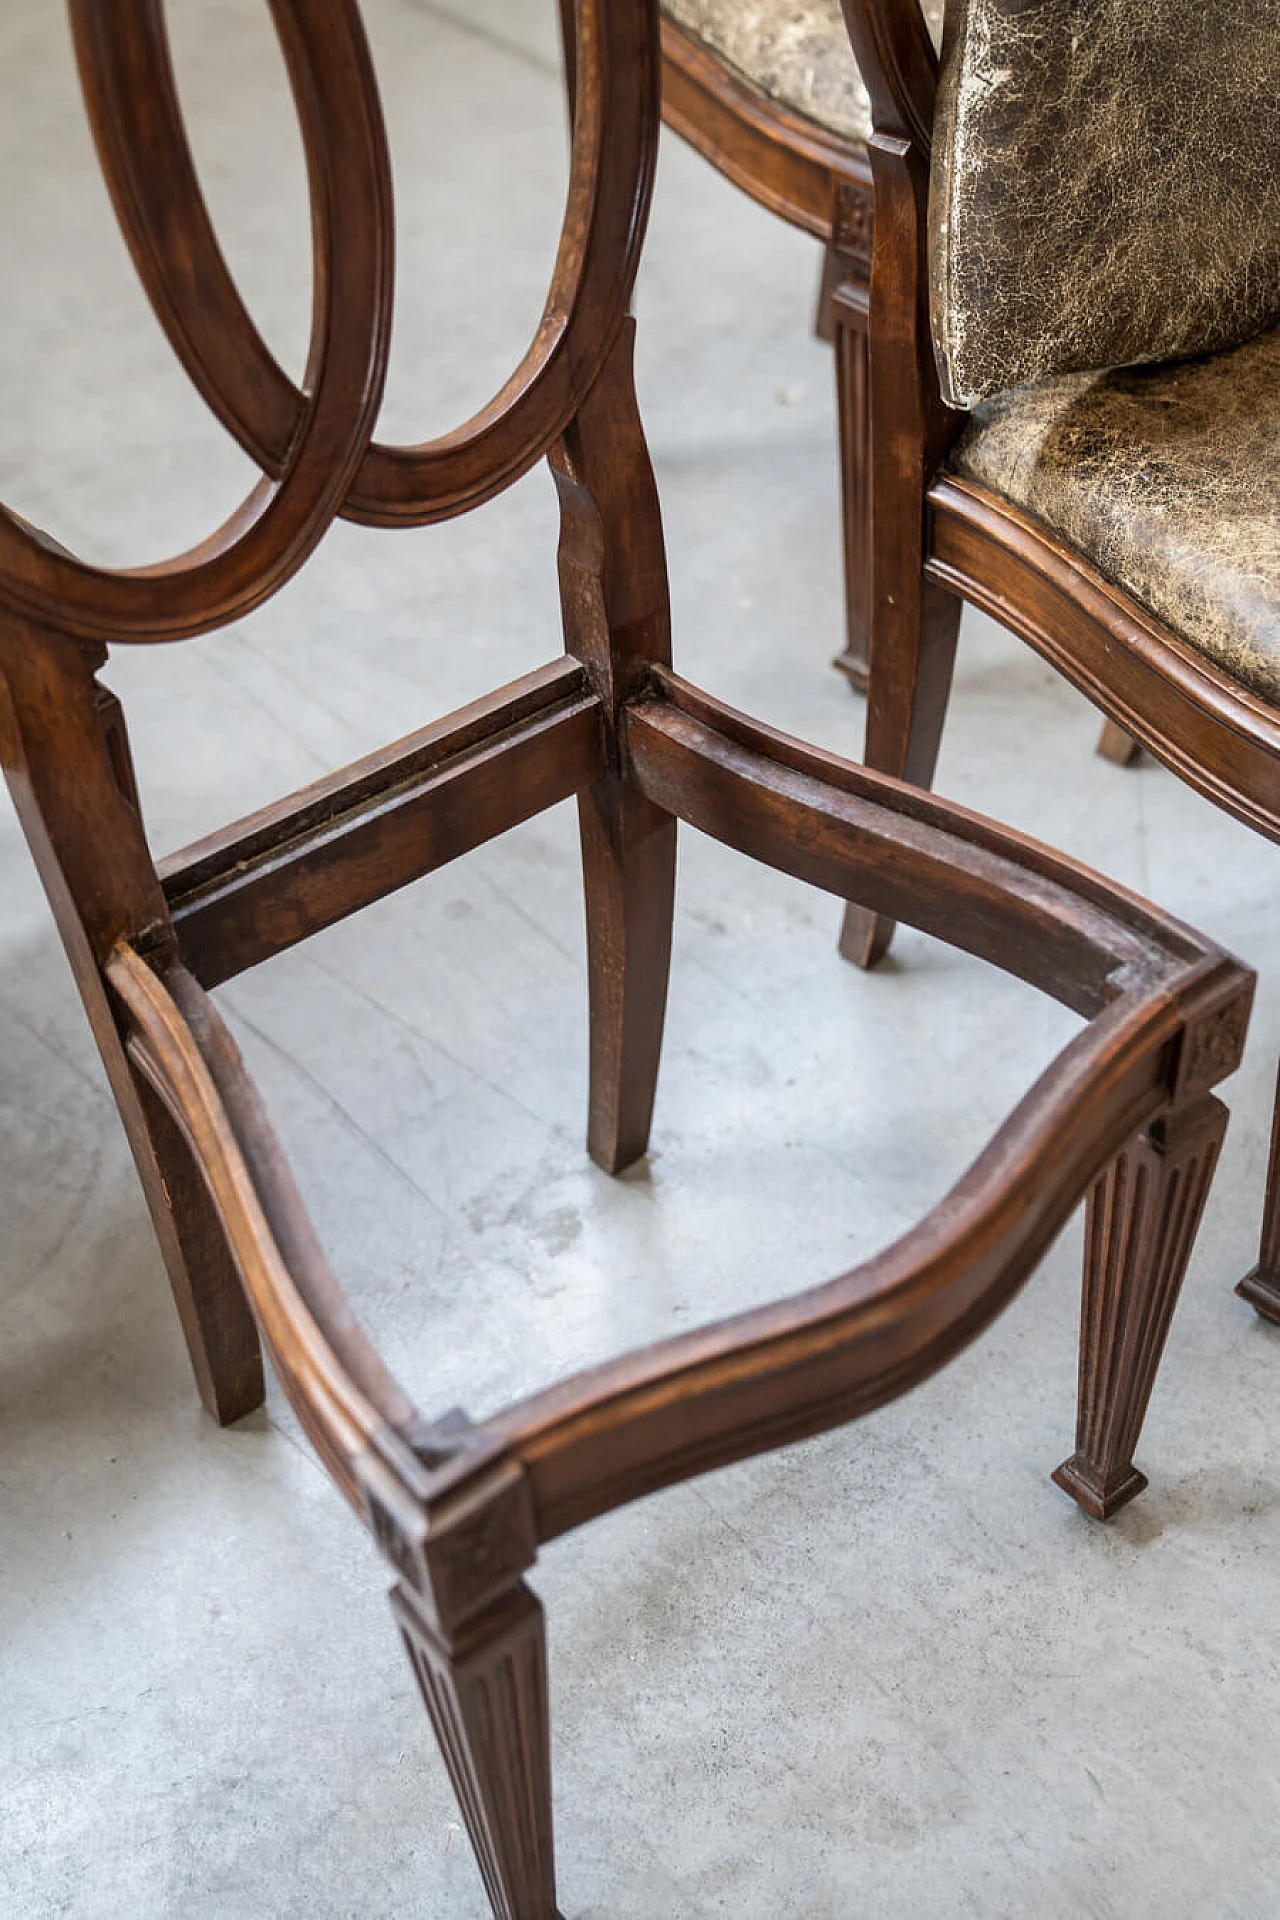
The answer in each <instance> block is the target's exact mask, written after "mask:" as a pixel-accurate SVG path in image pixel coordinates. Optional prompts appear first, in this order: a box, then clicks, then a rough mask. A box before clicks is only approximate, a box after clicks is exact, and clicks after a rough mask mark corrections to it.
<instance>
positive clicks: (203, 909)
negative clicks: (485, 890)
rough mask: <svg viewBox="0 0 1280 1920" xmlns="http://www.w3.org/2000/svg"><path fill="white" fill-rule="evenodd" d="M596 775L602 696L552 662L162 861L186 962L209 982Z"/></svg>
mask: <svg viewBox="0 0 1280 1920" xmlns="http://www.w3.org/2000/svg"><path fill="white" fill-rule="evenodd" d="M603 771H604V740H603V733H602V727H601V708H600V702H599V701H598V700H597V698H596V697H595V695H594V694H593V693H592V691H591V689H590V687H589V685H588V683H587V678H586V675H585V674H584V673H583V672H582V670H581V669H580V668H578V667H576V666H575V665H574V664H573V662H571V661H559V662H556V663H555V664H554V665H553V666H550V667H545V668H543V669H541V670H540V672H538V673H536V674H530V675H528V676H527V677H526V678H525V679H524V680H521V681H517V682H515V683H514V684H513V685H512V686H509V687H503V688H501V689H499V691H498V692H497V693H493V694H490V695H488V696H487V698H485V699H484V700H478V701H476V702H475V703H474V704H473V705H472V706H470V707H466V708H463V709H462V710H461V711H460V712H458V713H454V714H450V715H449V716H448V718H447V719H444V720H441V721H438V722H436V723H435V724H434V725H433V726H429V727H424V728H422V729H421V730H420V731H419V732H418V733H416V734H412V735H410V736H409V738H408V739H405V740H401V741H399V742H398V743H397V744H396V745H395V746H393V747H387V748H384V749H382V750H381V751H380V752H378V753H374V754H370V755H369V756H368V757H367V758H366V759H364V760H360V761H357V762H356V763H355V764H354V765H352V766H350V767H347V768H344V769H343V771H342V772H341V773H340V774H336V775H334V776H333V777H332V778H331V779H328V780H321V781H318V782H316V783H315V785H313V786H310V787H307V788H304V789H303V790H302V791H301V792H300V793H295V794H292V795H290V796H289V798H288V799H286V800H281V801H278V802H277V803H276V804H275V805H274V806H271V807H267V808H264V809H263V810H262V811H261V812H260V813H257V814H254V815H252V816H251V817H250V818H249V819H247V820H241V821H238V822H236V823H234V824H233V825H232V826H230V827H227V828H224V829H222V830H221V831H220V832H218V833H215V834H213V835H211V836H210V837H209V838H208V839H206V840H202V841H201V842H199V844H198V845H196V846H194V847H188V848H186V849H184V850H183V851H182V852H180V853H177V854H174V855H172V856H171V858H170V859H168V860H166V861H163V862H161V864H160V867H159V869H158V871H159V873H160V876H161V878H162V880H163V883H164V889H165V896H166V899H167V900H168V903H169V909H170V912H171V914H172V916H173V923H174V927H175V929H176V931H177V935H178V939H179V942H180V944H181V946H182V951H183V956H184V959H185V960H186V963H187V965H188V966H189V967H190V968H191V971H192V972H193V973H194V974H195V976H196V978H197V979H198V980H199V981H201V982H202V984H203V985H205V986H206V987H211V986H216V985H217V984H218V982H219V981H222V980H228V979H230V978H231V977H232V975H234V974H237V973H242V972H243V971H244V969H245V968H246V967H252V966H256V965H257V964H258V962H259V961H261V960H266V959H268V958H269V957H270V956H271V955H272V954H275V953H282V952H283V951H284V950H285V948H287V947H291V946H293V945H295V944H296V942H297V941H299V940H304V939H306V938H307V937H308V935H310V934H313V933H317V932H319V930H320V929H321V928H322V927H327V926H331V925H332V924H333V923H334V921H336V920H341V919H343V918H344V917H345V915H347V914H349V913H353V912H355V911H356V910H357V909H358V908H360V907H363V906H368V905H369V904H370V903H371V902H372V901H374V900H380V899H382V898H384V896H385V895H387V894H388V893H391V892H394V891H395V889H396V888H398V887H403V886H407V885H408V884H409V882H410V881H413V880H417V879H420V878H421V877H422V875H423V874H426V873H430V872H433V871H434V870H435V868H437V867H441V866H443V865H445V863H446V862H447V861H450V860H456V859H457V858H458V857H459V856H460V855H461V854H464V853H469V852H470V851H471V850H472V849H473V848H474V847H478V846H481V845H482V844H483V843H484V842H485V841H486V840H491V839H492V838H493V837H494V835H495V834H499V833H505V832H507V831H508V829H509V828H511V827H514V826H517V825H518V824H519V823H520V822H521V821H522V820H527V819H529V818H530V817H531V816H532V815H534V814H537V813H542V812H545V810H546V809H547V808H548V807H551V806H555V805H556V803H557V802H558V801H560V800H566V799H568V798H569V797H570V795H572V794H575V793H578V792H580V791H581V790H582V789H583V788H584V787H588V786H592V785H593V784H595V783H597V782H598V781H599V780H600V777H601V775H602V773H603Z"/></svg>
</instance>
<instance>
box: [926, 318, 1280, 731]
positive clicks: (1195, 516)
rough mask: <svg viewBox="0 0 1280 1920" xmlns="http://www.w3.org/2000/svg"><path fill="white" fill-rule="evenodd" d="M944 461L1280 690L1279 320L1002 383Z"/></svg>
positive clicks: (1263, 690)
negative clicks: (1217, 342) (1142, 363)
mask: <svg viewBox="0 0 1280 1920" xmlns="http://www.w3.org/2000/svg"><path fill="white" fill-rule="evenodd" d="M949 466H950V469H951V471H952V472H954V473H958V474H961V475H963V476H965V477H967V478H969V479H972V480H977V481H980V482H981V483H982V484H983V485H984V486H986V487H989V488H990V489H991V490H992V491H993V492H995V493H998V494H1001V495H1003V497H1004V498H1005V499H1006V500H1011V501H1012V502H1013V503H1014V504H1015V505H1016V506H1019V507H1021V508H1023V509H1024V511H1025V512H1027V513H1028V514H1030V515H1032V516H1033V517H1034V518H1035V519H1037V520H1039V521H1041V522H1042V523H1043V524H1044V525H1045V526H1047V527H1048V528H1050V529H1051V531H1052V532H1054V533H1055V534H1057V535H1058V536H1059V537H1060V538H1061V539H1062V540H1064V541H1065V542H1066V543H1067V544H1068V545H1069V546H1071V547H1074V548H1075V549H1076V550H1077V551H1078V552H1079V553H1080V554H1082V555H1083V556H1084V557H1085V558H1086V559H1087V560H1089V561H1090V562H1091V563H1092V565H1093V566H1094V567H1096V568H1097V570H1098V571H1099V572H1100V573H1102V574H1103V575H1105V576H1106V578H1107V579H1109V580H1111V581H1113V582H1115V583H1116V584H1117V585H1119V586H1121V587H1124V588H1126V589H1127V591H1128V592H1129V593H1131V594H1132V595H1133V596H1134V597H1135V599H1137V600H1140V601H1141V602H1142V603H1143V604H1144V605H1145V606H1147V607H1149V608H1150V609H1151V611H1152V612H1153V613H1154V614H1156V615H1157V617H1158V618H1159V619H1161V620H1162V621H1164V622H1165V624H1166V625H1167V626H1169V627H1171V628H1172V629H1173V631H1174V632H1175V633H1176V634H1178V635H1179V636H1180V637H1181V638H1182V639H1183V640H1185V641H1186V642H1187V643H1188V645H1190V646H1191V647H1193V648H1195V649H1196V651H1197V652H1199V653H1202V654H1204V655H1206V656H1207V657H1208V658H1209V659H1210V660H1212V661H1214V662H1215V663H1216V664H1217V665H1218V666H1219V667H1221V668H1222V669H1223V670H1224V671H1225V672H1226V673H1228V674H1229V675H1230V676H1231V678H1232V679H1233V680H1235V681H1236V682H1238V683H1239V684H1240V685H1241V686H1243V687H1246V688H1248V689H1249V690H1250V691H1252V692H1254V693H1257V694H1259V695H1261V696H1262V698H1264V699H1265V700H1268V701H1271V702H1273V703H1276V704H1280V327H1273V328H1271V329H1270V330H1269V331H1268V332H1265V333H1262V334H1259V335H1257V336H1256V337H1255V338H1254V339H1252V340H1250V341H1248V342H1247V343H1246V344H1245V345H1243V346H1239V347H1235V348H1232V349H1231V350H1229V351H1227V352H1225V353H1219V354H1214V355H1212V356H1210V357H1207V358H1204V359H1199V360H1186V361H1181V362H1177V363H1174V364H1172V365H1168V366H1163V367H1152V368H1138V369H1130V370H1128V371H1125V372H1111V373H1104V374H1084V375H1080V374H1076V375H1069V376H1066V377H1065V378H1061V379H1056V380H1048V381H1044V382H1041V383H1040V384H1038V385H1036V386H1030V387H1022V388H1018V389H1016V390H1014V391H1013V392H1010V393H1003V394H1001V395H999V396H998V398H996V399H994V400H990V401H988V402H987V403H986V404H985V405H983V406H981V407H979V408H978V410H977V411H976V413H974V414H973V416H972V417H971V419H970V421H969V423H968V425H967V426H966V428H965V430H964V432H963V434H962V435H961V437H960V439H959V440H958V441H957V443H956V445H955V447H954V448H953V450H952V453H951V458H950V461H949Z"/></svg>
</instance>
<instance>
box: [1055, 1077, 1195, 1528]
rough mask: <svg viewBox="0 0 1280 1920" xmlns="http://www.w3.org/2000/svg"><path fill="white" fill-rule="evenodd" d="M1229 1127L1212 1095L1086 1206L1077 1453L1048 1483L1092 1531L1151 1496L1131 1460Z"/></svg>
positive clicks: (1123, 1164) (1145, 1146) (1153, 1137)
mask: <svg viewBox="0 0 1280 1920" xmlns="http://www.w3.org/2000/svg"><path fill="white" fill-rule="evenodd" d="M1226 1125H1227V1110H1226V1108H1225V1107H1224V1106H1223V1105H1222V1103H1221V1101H1219V1100H1215V1099H1214V1098H1213V1097H1212V1096H1211V1095H1207V1096H1204V1097H1202V1098H1200V1099H1199V1100H1197V1101H1196V1102H1195V1103H1194V1104H1193V1105H1191V1106H1189V1107H1187V1108H1186V1109H1185V1110H1184V1111H1182V1112H1180V1113H1174V1114H1171V1115H1169V1116H1167V1117H1166V1118H1165V1119H1163V1120H1158V1121H1156V1122H1155V1123H1154V1124H1153V1125H1152V1127H1151V1128H1150V1130H1149V1131H1148V1132H1147V1133H1145V1134H1143V1135H1140V1136H1139V1138H1138V1139H1136V1140H1134V1141H1133V1142H1131V1144H1130V1145H1129V1146H1128V1147H1126V1148H1125V1149H1124V1151H1123V1152H1122V1153H1120V1154H1119V1155H1117V1157H1116V1159H1115V1160H1114V1161H1113V1162H1112V1163H1111V1166H1110V1167H1109V1168H1108V1169H1107V1171H1106V1173H1104V1174H1103V1175H1102V1177H1101V1179H1100V1180H1099V1181H1098V1182H1097V1183H1096V1185H1095V1186H1094V1189H1093V1192H1092V1193H1091V1195H1090V1197H1089V1206H1088V1215H1087V1219H1086V1225H1085V1280H1084V1305H1083V1312H1082V1316H1081V1330H1080V1399H1079V1414H1078V1420H1077V1428H1076V1451H1075V1453H1074V1454H1073V1455H1072V1456H1071V1458H1070V1459H1069V1460H1066V1461H1064V1462H1063V1464H1062V1465H1061V1466H1060V1467H1059V1468H1058V1470H1057V1472H1056V1473H1055V1474H1054V1476H1053V1477H1054V1480H1055V1481H1056V1482H1057V1484H1058V1485H1059V1486H1060V1487H1062V1488H1063V1489H1064V1491H1065V1492H1067V1493H1069V1494H1070V1495H1071V1497H1072V1499H1073V1500H1075V1501H1076V1503H1077V1504H1078V1505H1079V1506H1080V1507H1082V1508H1083V1509H1084V1511H1085V1512H1086V1513H1087V1514H1090V1515H1091V1516H1092V1517H1093V1518H1094V1519H1095V1520H1108V1519H1110V1517H1111V1515H1112V1514H1113V1513H1116V1512H1118V1511H1119V1509H1120V1508H1121V1507H1123V1506H1124V1505H1125V1504H1126V1503H1127V1502H1128V1501H1130V1500H1132V1499H1133V1497H1134V1495H1135V1494H1137V1493H1141V1491H1142V1489H1143V1488H1144V1487H1145V1486H1146V1484H1147V1482H1146V1476H1145V1475H1144V1474H1142V1473H1140V1472H1139V1471H1138V1469H1137V1468H1136V1467H1135V1466H1134V1464H1133V1454H1134V1449H1135V1447H1136V1446H1137V1444H1138V1436H1139V1434H1140V1433H1141V1431H1142V1422H1143V1420H1144V1418H1145V1417H1146V1411H1147V1404H1148V1402H1149V1400H1150V1398H1151V1389H1152V1387H1153V1385H1154V1383H1155V1377H1156V1369H1157V1367H1158V1366H1159V1364H1160V1356H1161V1354H1162V1353H1163V1351H1164V1344H1165V1340H1166V1337H1167V1335H1168V1332H1169V1325H1170V1322H1171V1320H1172V1318H1173V1309H1174V1307H1175V1305H1176V1304H1177V1299H1178V1294H1179V1292H1180V1290H1181V1287H1182V1281H1183V1276H1184V1274H1185V1272H1186V1268H1187V1262H1188V1260H1189V1259H1190V1256H1191V1249H1192V1247H1193V1246H1194V1244H1195V1237H1196V1233H1197V1231H1198V1229H1199V1225H1200V1217H1201V1215H1202V1213H1203V1211H1204V1204H1205V1200H1206V1198H1207V1197H1208V1192H1209V1186H1210V1183H1211V1181H1212V1179H1213V1173H1214V1168H1215V1166H1216V1165H1217V1159H1218V1152H1219V1149H1220V1147H1221V1145H1222V1136H1223V1134H1224V1132H1225V1131H1226Z"/></svg>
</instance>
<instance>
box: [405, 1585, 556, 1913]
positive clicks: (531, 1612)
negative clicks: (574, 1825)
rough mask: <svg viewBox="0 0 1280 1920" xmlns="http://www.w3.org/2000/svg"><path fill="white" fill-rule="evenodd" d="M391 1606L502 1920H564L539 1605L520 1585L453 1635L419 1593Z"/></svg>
mask: <svg viewBox="0 0 1280 1920" xmlns="http://www.w3.org/2000/svg"><path fill="white" fill-rule="evenodd" d="M391 1599H392V1605H393V1607H394V1608H395V1612H396V1617H397V1619H398V1620H399V1623H400V1629H401V1632H402V1633H403V1635H404V1643H405V1646H406V1648H407V1650H408V1654H409V1659H410V1661H411V1662H412V1665H413V1670H414V1673H415V1675H416V1676H417V1681H418V1685H419V1687H420V1688H421V1689H422V1697H423V1700H424V1701H425V1703H426V1708H427V1712H428V1713H429V1714H430V1716H431V1724H432V1726H433V1727H434V1728H435V1733H436V1738H437V1740H438V1741H439V1742H440V1751H441V1753H442V1754H443V1756H444V1762H445V1765H446V1767H447V1768H448V1770H449V1778H450V1781H451V1782H452V1784H453V1790H454V1792H455V1794H456V1795H457V1797H458V1805H459V1807H460V1809H461V1812H462V1817H463V1820H464V1821H465V1823H466V1828H467V1832H468V1834H469V1835H470V1838H471V1844H472V1846H473V1847H474V1849H475V1855H476V1860H477V1862H478V1863H479V1867H480V1872H481V1875H482V1877H483V1879H484V1884H485V1891H486V1892H487V1894H488V1896H489V1901H490V1904H491V1906H492V1908H493V1912H494V1915H495V1920H560V1916H559V1914H558V1911H557V1908H556V1886H555V1863H554V1857H553V1851H552V1830H551V1736H550V1719H549V1713H548V1703H547V1658H546V1639H545V1632H544V1623H543V1616H542V1607H541V1605H540V1604H539V1602H538V1599H537V1597H536V1596H535V1595H534V1594H533V1593H532V1592H531V1591H530V1590H529V1588H528V1587H527V1586H525V1584H524V1583H523V1582H521V1583H520V1584H519V1585H518V1586H517V1587H516V1588H515V1589H514V1590H513V1591H512V1592H511V1593H509V1594H507V1595H506V1596H504V1598H503V1599H502V1600H500V1601H499V1602H498V1603H497V1605H496V1606H494V1607H492V1608H490V1609H488V1610H487V1611H486V1612H485V1613H483V1614H481V1615H479V1616H478V1617H477V1618H475V1619H473V1620H470V1621H468V1622H467V1624H466V1625H465V1627H463V1628H461V1629H458V1630H457V1631H456V1632H455V1633H454V1634H453V1635H451V1636H446V1635H445V1634H444V1633H443V1632H442V1631H441V1628H440V1626H439V1624H438V1623H437V1622H436V1621H435V1620H434V1619H433V1618H432V1617H431V1614H430V1612H429V1611H428V1609H427V1608H425V1607H424V1605H423V1603H422V1601H421V1600H420V1599H419V1598H418V1596H417V1595H416V1594H415V1593H414V1592H412V1590H411V1589H410V1588H408V1587H406V1586H403V1585H401V1586H399V1587H397V1588H396V1589H395V1591H394V1592H393V1594H392V1596H391Z"/></svg>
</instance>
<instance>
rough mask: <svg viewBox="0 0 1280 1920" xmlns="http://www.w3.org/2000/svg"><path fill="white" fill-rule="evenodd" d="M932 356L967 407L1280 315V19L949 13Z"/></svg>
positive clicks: (1224, 0) (936, 191)
mask: <svg viewBox="0 0 1280 1920" xmlns="http://www.w3.org/2000/svg"><path fill="white" fill-rule="evenodd" d="M929 216H930V283H931V298H932V322H933V334H934V344H935V348H936V352H937V358H938V365H939V372H940V375H941V379H942V385H943V391H944V395H945V397H946V398H947V399H948V400H949V401H951V403H952V404H953V405H955V406H962V407H969V406H972V405H974V403H975V402H976V401H978V400H980V399H983V398H986V397H987V396H989V395H991V394H994V393H999V392H1001V391H1002V390H1003V389H1004V388H1006V387H1013V386H1018V385H1020V384H1022V383H1024V382H1027V381H1031V380H1038V379H1043V378H1044V377H1046V376H1047V375H1051V374H1058V373H1066V372H1070V371H1071V370H1073V369H1082V368H1089V367H1111V366H1125V365H1130V364H1134V363H1139V362H1149V361H1157V360H1171V359H1174V358H1177V357H1179V356H1182V355H1186V354H1192V353H1201V352H1212V351H1217V350H1219V349H1221V348H1223V347H1226V346H1230V345H1233V344H1235V343H1236V342H1237V341H1240V340H1244V339H1247V338H1248V337H1249V336H1250V335H1251V334H1254V333H1257V332H1258V331H1259V330H1260V329H1261V328H1262V327H1264V326H1268V325H1270V324H1271V323H1272V322H1273V321H1274V320H1276V319H1277V318H1280V0H952V4H951V5H950V7H949V8H948V13H947V31H946V36H945V41H944V46H943V54H942V73H941V79H940V91H939V98H938V115H937V123H936V128H935V139H934V151H933V163H932V174H931V197H930V208H929Z"/></svg>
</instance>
